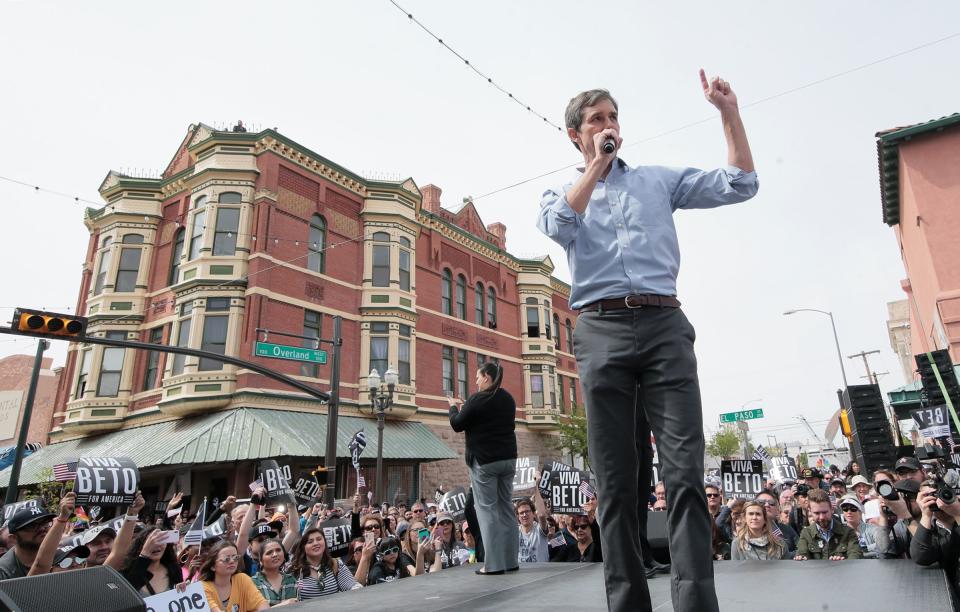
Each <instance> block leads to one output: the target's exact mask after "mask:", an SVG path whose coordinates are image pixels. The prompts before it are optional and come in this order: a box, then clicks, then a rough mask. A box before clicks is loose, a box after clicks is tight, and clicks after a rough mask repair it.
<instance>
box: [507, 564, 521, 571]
mask: <svg viewBox="0 0 960 612" xmlns="http://www.w3.org/2000/svg"><path fill="white" fill-rule="evenodd" d="M519 570H520V566H519V565H518V566H517V567H511V568H509V569H507V571H508V572H516V571H519Z"/></svg>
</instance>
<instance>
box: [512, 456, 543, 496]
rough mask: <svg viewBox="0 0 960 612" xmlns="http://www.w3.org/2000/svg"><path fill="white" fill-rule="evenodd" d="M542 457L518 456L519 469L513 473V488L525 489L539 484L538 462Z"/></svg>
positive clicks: (515, 489) (516, 489)
mask: <svg viewBox="0 0 960 612" xmlns="http://www.w3.org/2000/svg"><path fill="white" fill-rule="evenodd" d="M539 461H540V457H538V456H537V455H533V456H532V457H517V471H516V473H515V474H514V475H513V490H514V491H525V490H527V489H530V488H532V487H533V486H534V485H536V484H537V463H538V462H539Z"/></svg>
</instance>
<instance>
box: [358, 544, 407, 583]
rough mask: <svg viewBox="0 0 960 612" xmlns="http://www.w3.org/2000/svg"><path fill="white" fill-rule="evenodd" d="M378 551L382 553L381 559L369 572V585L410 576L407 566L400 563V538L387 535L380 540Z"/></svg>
mask: <svg viewBox="0 0 960 612" xmlns="http://www.w3.org/2000/svg"><path fill="white" fill-rule="evenodd" d="M377 551H378V552H379V554H380V560H379V561H377V562H376V563H375V564H374V566H373V567H372V568H371V569H370V572H369V573H368V574H367V585H368V586H369V585H374V584H382V583H384V582H393V581H395V580H400V579H401V578H409V577H410V573H409V572H408V571H407V568H406V567H404V565H403V564H402V563H400V540H398V539H397V538H395V537H393V536H387V537H385V538H383V539H382V540H380V545H379V546H378V547H377Z"/></svg>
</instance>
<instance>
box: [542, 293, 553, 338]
mask: <svg viewBox="0 0 960 612" xmlns="http://www.w3.org/2000/svg"><path fill="white" fill-rule="evenodd" d="M543 312H544V317H543V328H544V331H545V332H546V333H545V334H544V336H546V338H547V340H549V339H550V338H551V337H552V336H551V335H550V331H551V330H550V300H543Z"/></svg>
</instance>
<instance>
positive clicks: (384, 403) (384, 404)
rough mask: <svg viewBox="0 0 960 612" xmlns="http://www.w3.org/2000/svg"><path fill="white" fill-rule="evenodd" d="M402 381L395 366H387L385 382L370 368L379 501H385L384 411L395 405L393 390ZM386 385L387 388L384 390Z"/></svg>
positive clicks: (368, 383) (369, 382) (369, 381)
mask: <svg viewBox="0 0 960 612" xmlns="http://www.w3.org/2000/svg"><path fill="white" fill-rule="evenodd" d="M399 381H400V376H399V375H398V374H397V371H396V370H394V369H393V367H392V366H391V367H389V368H387V371H386V373H384V375H383V384H381V383H380V373H379V372H377V370H376V369H373V370H370V376H368V377H367V386H368V387H370V402H371V403H372V404H373V408H374V410H375V411H376V413H377V503H382V502H383V419H384V413H386V411H387V410H389V409H390V408H391V407H392V406H393V391H394V389H396V387H397V383H398V382H399ZM384 385H386V390H384Z"/></svg>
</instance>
